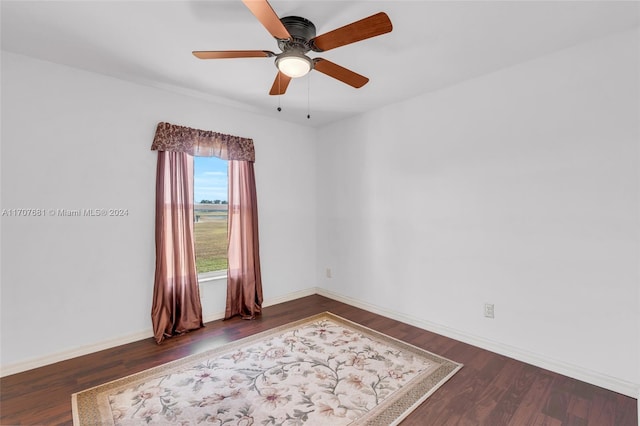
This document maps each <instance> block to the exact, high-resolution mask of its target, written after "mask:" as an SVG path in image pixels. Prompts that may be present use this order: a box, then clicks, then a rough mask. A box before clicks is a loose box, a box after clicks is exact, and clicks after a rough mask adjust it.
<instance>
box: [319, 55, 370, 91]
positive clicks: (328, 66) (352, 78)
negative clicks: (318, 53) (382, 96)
mask: <svg viewBox="0 0 640 426" xmlns="http://www.w3.org/2000/svg"><path fill="white" fill-rule="evenodd" d="M313 69H315V70H316V71H320V72H321V73H323V74H326V75H328V76H329V77H333V78H335V79H336V80H340V81H341V82H343V83H346V84H348V85H349V86H351V87H355V88H356V89H359V88H361V87H362V86H364V85H365V84H367V83H368V82H369V79H368V78H367V77H365V76H363V75H360V74H358V73H356V72H353V71H351V70H349V69H346V68H344V67H341V66H340V65H338V64H334V63H333V62H331V61H327V60H326V59H322V58H316V59H314V60H313Z"/></svg>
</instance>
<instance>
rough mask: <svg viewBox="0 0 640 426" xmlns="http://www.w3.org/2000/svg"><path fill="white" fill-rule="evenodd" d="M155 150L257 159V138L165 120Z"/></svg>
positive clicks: (157, 135) (246, 159)
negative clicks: (254, 144) (255, 147)
mask: <svg viewBox="0 0 640 426" xmlns="http://www.w3.org/2000/svg"><path fill="white" fill-rule="evenodd" d="M151 149H152V150H155V151H171V152H184V153H187V154H190V155H194V156H199V157H218V158H221V159H223V160H236V161H251V162H254V161H255V152H254V149H253V139H248V138H242V137H240V136H233V135H225V134H223V133H217V132H212V131H210V130H199V129H192V128H190V127H184V126H178V125H176V124H171V123H164V122H162V123H158V127H157V128H156V135H155V137H154V138H153V143H152V144H151Z"/></svg>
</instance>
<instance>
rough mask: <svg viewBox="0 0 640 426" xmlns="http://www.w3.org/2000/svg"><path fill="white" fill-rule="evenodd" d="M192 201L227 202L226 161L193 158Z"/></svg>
mask: <svg viewBox="0 0 640 426" xmlns="http://www.w3.org/2000/svg"><path fill="white" fill-rule="evenodd" d="M193 161H194V164H193V165H194V172H193V188H194V193H193V201H194V203H199V202H201V201H202V200H209V201H214V200H220V201H228V200H227V161H226V160H221V159H219V158H217V157H194V158H193Z"/></svg>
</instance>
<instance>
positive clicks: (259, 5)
mask: <svg viewBox="0 0 640 426" xmlns="http://www.w3.org/2000/svg"><path fill="white" fill-rule="evenodd" d="M242 2H243V3H244V5H245V6H247V8H249V10H250V11H251V13H253V14H254V15H255V16H256V18H258V21H260V23H261V24H262V25H263V26H264V27H265V28H266V29H267V31H269V34H271V35H272V36H274V37H275V38H277V39H279V40H287V39H290V38H291V34H289V31H287V28H286V27H285V26H284V24H283V23H282V22H281V21H280V18H278V15H276V12H274V11H273V8H272V7H271V5H270V4H269V2H268V1H267V0H242Z"/></svg>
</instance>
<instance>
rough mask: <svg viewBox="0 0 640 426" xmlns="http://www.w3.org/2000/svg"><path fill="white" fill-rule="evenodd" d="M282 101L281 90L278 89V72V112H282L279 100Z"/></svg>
mask: <svg viewBox="0 0 640 426" xmlns="http://www.w3.org/2000/svg"><path fill="white" fill-rule="evenodd" d="M281 99H282V89H280V73H279V72H278V112H280V111H282V106H281V105H280V100H281Z"/></svg>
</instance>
